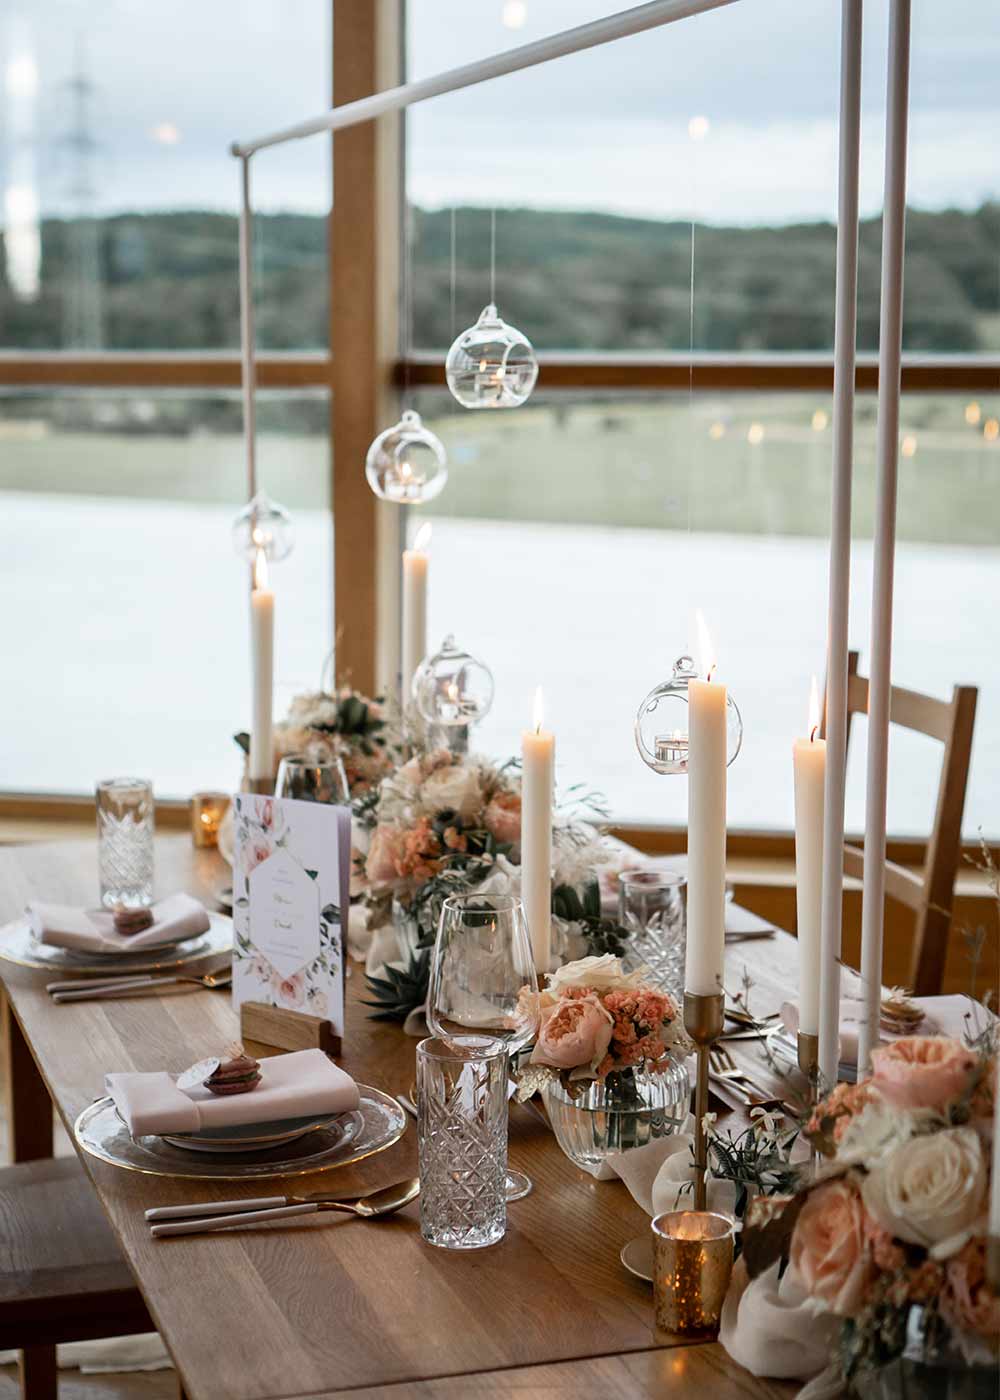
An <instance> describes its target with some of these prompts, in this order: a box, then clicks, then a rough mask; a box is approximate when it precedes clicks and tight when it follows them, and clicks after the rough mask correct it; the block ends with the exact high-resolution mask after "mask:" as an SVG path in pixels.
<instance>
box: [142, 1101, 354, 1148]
mask: <svg viewBox="0 0 1000 1400" xmlns="http://www.w3.org/2000/svg"><path fill="white" fill-rule="evenodd" d="M360 1126H361V1114H360V1113H355V1112H350V1113H324V1114H321V1115H320V1116H319V1117H316V1115H315V1114H314V1115H313V1116H312V1117H306V1118H279V1119H275V1121H274V1122H273V1123H240V1124H236V1125H235V1126H234V1127H231V1128H211V1129H207V1130H205V1131H202V1132H200V1133H161V1134H160V1136H161V1137H162V1138H163V1141H164V1142H169V1143H170V1144H171V1145H172V1146H174V1147H183V1148H184V1149H185V1151H187V1152H214V1153H215V1154H216V1155H218V1154H220V1153H227V1154H228V1153H232V1152H254V1151H256V1150H257V1149H258V1148H269V1147H282V1146H284V1144H285V1143H286V1142H294V1141H295V1140H296V1138H300V1137H305V1135H306V1133H313V1132H318V1131H319V1129H320V1128H330V1129H333V1128H336V1129H338V1130H339V1131H340V1132H341V1133H342V1134H346V1135H349V1136H347V1138H346V1140H347V1141H353V1139H354V1138H355V1137H357V1134H358V1129H359V1128H360ZM344 1140H345V1139H344V1138H342V1139H341V1141H344Z"/></svg>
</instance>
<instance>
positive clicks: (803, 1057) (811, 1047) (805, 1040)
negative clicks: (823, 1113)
mask: <svg viewBox="0 0 1000 1400" xmlns="http://www.w3.org/2000/svg"><path fill="white" fill-rule="evenodd" d="M798 1057H799V1069H800V1070H801V1071H802V1073H803V1074H804V1075H805V1077H806V1078H807V1079H808V1080H809V1100H810V1102H811V1103H814V1104H815V1103H818V1102H819V1036H818V1035H808V1034H807V1033H806V1032H805V1031H799V1034H798Z"/></svg>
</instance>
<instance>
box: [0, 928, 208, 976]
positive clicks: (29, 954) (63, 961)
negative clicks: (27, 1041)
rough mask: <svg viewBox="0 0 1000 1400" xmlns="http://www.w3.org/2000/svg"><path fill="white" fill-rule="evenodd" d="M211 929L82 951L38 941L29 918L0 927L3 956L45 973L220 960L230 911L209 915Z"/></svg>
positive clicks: (158, 968)
mask: <svg viewBox="0 0 1000 1400" xmlns="http://www.w3.org/2000/svg"><path fill="white" fill-rule="evenodd" d="M208 917H209V920H210V923H209V929H208V932H207V933H200V934H199V935H198V936H197V937H196V938H185V939H184V940H183V941H182V942H180V943H169V944H166V945H164V946H163V947H161V948H143V949H141V950H140V951H139V952H135V953H105V954H101V953H79V952H74V951H73V950H72V949H70V948H56V947H55V946H53V945H51V944H49V943H39V942H38V940H37V939H36V938H35V937H34V935H33V934H32V932H31V925H30V924H29V923H28V920H27V919H24V918H21V919H15V921H14V922H13V923H11V924H7V925H6V926H5V927H4V928H2V929H0V958H2V959H4V961H5V962H12V963H17V964H18V966H19V967H40V968H44V970H45V971H46V972H53V971H59V972H69V973H73V972H79V973H87V974H91V973H95V972H101V973H104V972H108V973H115V972H169V971H170V970H171V969H172V968H176V967H180V966H182V965H187V966H193V965H196V964H199V963H204V962H209V961H211V960H212V959H213V958H215V959H218V958H219V957H220V956H221V955H223V954H225V953H230V952H232V948H233V921H232V919H231V918H230V917H229V915H228V914H209V916H208Z"/></svg>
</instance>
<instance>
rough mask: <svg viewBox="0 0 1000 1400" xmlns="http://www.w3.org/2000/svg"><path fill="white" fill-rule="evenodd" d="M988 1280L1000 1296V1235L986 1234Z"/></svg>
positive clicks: (999, 1296)
mask: <svg viewBox="0 0 1000 1400" xmlns="http://www.w3.org/2000/svg"><path fill="white" fill-rule="evenodd" d="M986 1281H987V1283H988V1284H989V1286H990V1288H991V1289H992V1290H993V1293H994V1294H995V1295H996V1297H998V1298H1000V1235H987V1236H986Z"/></svg>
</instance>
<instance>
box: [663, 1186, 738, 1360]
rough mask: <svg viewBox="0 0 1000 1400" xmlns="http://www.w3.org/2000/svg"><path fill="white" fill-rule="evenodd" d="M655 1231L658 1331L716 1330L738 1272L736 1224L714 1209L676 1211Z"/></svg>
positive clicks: (664, 1217) (664, 1218) (665, 1216)
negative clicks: (735, 1270) (735, 1267)
mask: <svg viewBox="0 0 1000 1400" xmlns="http://www.w3.org/2000/svg"><path fill="white" fill-rule="evenodd" d="M652 1231H653V1301H654V1304H655V1307H656V1325H657V1327H659V1328H660V1329H661V1330H662V1331H664V1332H679V1333H690V1332H714V1331H715V1330H716V1329H717V1328H718V1326H719V1317H720V1315H721V1313H722V1304H723V1302H724V1300H725V1297H726V1291H727V1289H728V1288H729V1277H730V1274H731V1273H732V1271H733V1222H732V1221H731V1220H730V1219H729V1217H728V1216H725V1215H716V1214H714V1213H713V1212H712V1211H698V1210H671V1211H667V1212H666V1214H664V1215H658V1216H657V1217H656V1219H655V1220H654V1221H653V1223H652Z"/></svg>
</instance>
